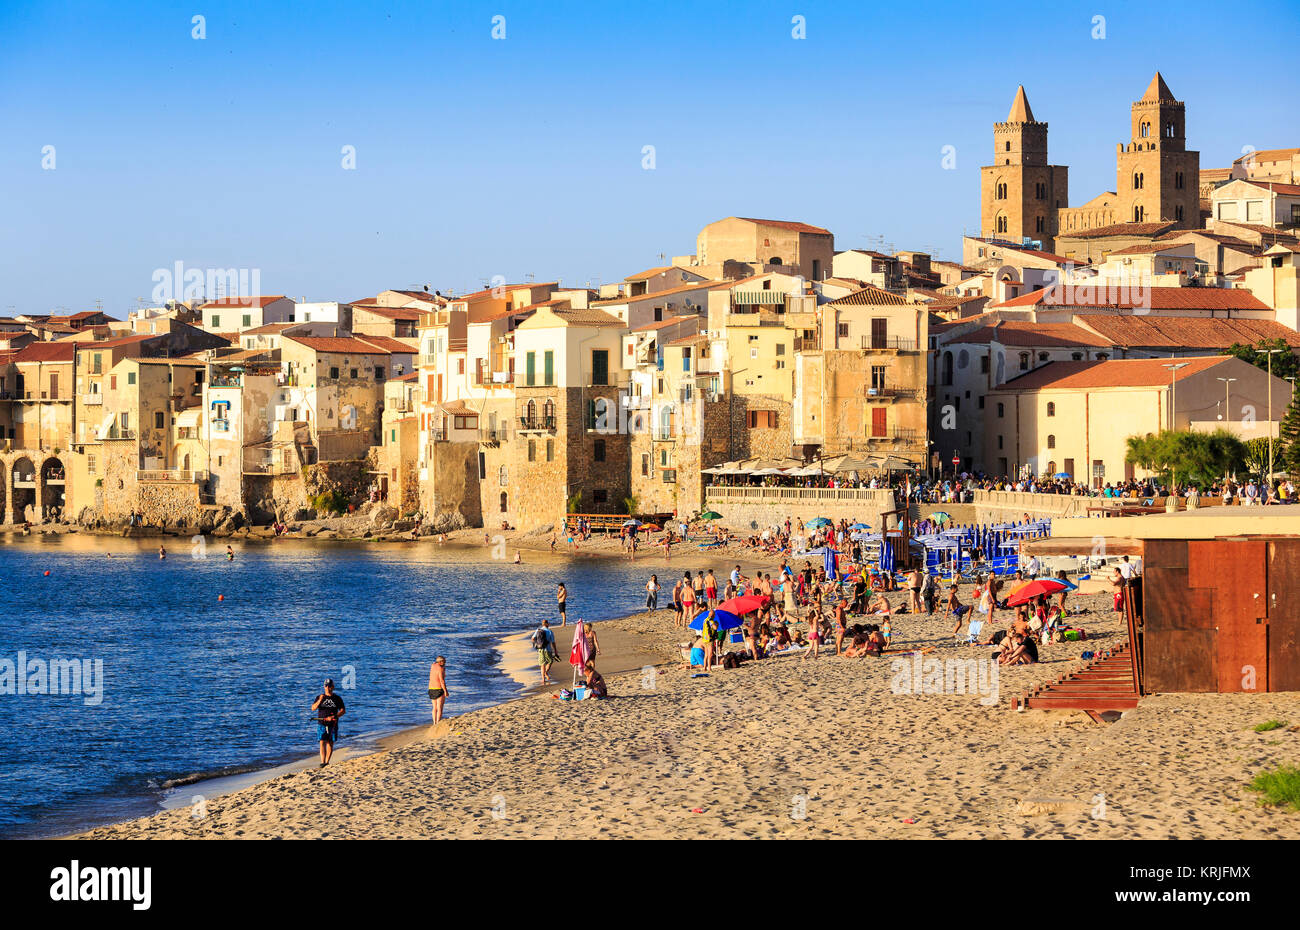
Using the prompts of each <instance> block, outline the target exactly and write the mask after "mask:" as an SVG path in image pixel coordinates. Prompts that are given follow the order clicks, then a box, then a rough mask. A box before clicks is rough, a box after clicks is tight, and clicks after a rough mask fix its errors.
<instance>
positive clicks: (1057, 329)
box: [952, 317, 1111, 348]
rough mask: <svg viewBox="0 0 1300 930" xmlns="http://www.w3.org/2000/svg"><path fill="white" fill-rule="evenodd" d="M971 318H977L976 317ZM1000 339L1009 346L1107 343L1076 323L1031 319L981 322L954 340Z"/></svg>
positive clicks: (1081, 345) (1066, 346)
mask: <svg viewBox="0 0 1300 930" xmlns="http://www.w3.org/2000/svg"><path fill="white" fill-rule="evenodd" d="M971 319H974V318H973V317H972V318H971ZM995 337H996V339H997V341H998V342H1000V343H1002V344H1003V345H1007V346H1062V347H1065V348H1073V347H1075V346H1078V347H1096V346H1108V345H1110V344H1111V342H1110V340H1109V339H1107V338H1106V337H1105V336H1098V335H1097V334H1095V333H1090V332H1088V330H1086V329H1084V328H1083V327H1082V326H1075V325H1074V324H1073V323H1028V322H1021V321H1018V320H1017V321H1011V322H1006V323H993V324H989V325H985V326H981V327H980V328H979V329H975V330H972V331H970V332H968V333H964V334H962V335H960V336H957V337H956V338H955V339H953V340H952V343H955V344H960V343H963V342H965V343H974V344H976V345H982V344H985V343H989V342H992V341H993V340H994V338H995Z"/></svg>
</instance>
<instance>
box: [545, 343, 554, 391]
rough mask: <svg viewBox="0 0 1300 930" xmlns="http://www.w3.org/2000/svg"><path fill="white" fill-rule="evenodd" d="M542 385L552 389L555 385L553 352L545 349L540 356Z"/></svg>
mask: <svg viewBox="0 0 1300 930" xmlns="http://www.w3.org/2000/svg"><path fill="white" fill-rule="evenodd" d="M542 384H544V385H546V386H547V387H552V386H554V384H555V351H554V350H552V349H547V350H546V352H545V353H544V354H543V356H542Z"/></svg>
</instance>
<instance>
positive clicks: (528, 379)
mask: <svg viewBox="0 0 1300 930" xmlns="http://www.w3.org/2000/svg"><path fill="white" fill-rule="evenodd" d="M536 384H537V353H536V352H528V353H526V354H525V355H524V386H525V387H535V386H536Z"/></svg>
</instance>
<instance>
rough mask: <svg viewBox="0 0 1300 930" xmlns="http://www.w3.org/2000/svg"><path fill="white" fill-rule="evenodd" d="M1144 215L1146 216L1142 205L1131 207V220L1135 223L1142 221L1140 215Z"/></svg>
mask: <svg viewBox="0 0 1300 930" xmlns="http://www.w3.org/2000/svg"><path fill="white" fill-rule="evenodd" d="M1144 216H1146V210H1144V209H1143V208H1142V207H1134V208H1133V222H1135V223H1140V222H1142V217H1144Z"/></svg>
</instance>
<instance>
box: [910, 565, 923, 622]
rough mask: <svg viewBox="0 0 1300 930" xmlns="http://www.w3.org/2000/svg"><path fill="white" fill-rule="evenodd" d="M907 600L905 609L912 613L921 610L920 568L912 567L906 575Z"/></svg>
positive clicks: (917, 612)
mask: <svg viewBox="0 0 1300 930" xmlns="http://www.w3.org/2000/svg"><path fill="white" fill-rule="evenodd" d="M907 590H908V601H907V609H908V610H910V611H911V612H912V613H914V614H919V613H920V612H921V570H920V569H919V568H914V569H912V571H911V573H910V574H909V575H908V576H907Z"/></svg>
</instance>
